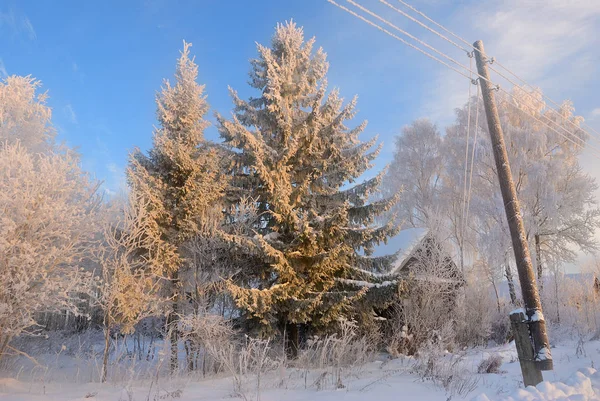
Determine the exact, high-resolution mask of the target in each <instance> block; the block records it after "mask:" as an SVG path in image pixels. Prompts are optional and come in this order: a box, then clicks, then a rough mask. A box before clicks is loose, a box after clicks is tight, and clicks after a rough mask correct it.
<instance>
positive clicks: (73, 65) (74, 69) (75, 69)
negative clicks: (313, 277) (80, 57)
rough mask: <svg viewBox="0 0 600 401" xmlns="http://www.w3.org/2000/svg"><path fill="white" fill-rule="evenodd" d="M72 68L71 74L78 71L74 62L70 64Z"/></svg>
mask: <svg viewBox="0 0 600 401" xmlns="http://www.w3.org/2000/svg"><path fill="white" fill-rule="evenodd" d="M72 68H73V72H77V71H79V66H78V65H77V63H75V62H74V63H73V64H72Z"/></svg>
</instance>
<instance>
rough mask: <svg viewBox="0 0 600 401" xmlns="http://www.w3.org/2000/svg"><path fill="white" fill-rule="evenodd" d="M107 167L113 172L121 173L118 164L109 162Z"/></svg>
mask: <svg viewBox="0 0 600 401" xmlns="http://www.w3.org/2000/svg"><path fill="white" fill-rule="evenodd" d="M106 169H107V170H108V171H110V172H111V173H115V174H118V173H119V168H118V167H117V165H116V164H115V163H108V164H107V165H106Z"/></svg>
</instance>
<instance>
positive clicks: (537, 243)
mask: <svg viewBox="0 0 600 401" xmlns="http://www.w3.org/2000/svg"><path fill="white" fill-rule="evenodd" d="M533 238H534V241H535V264H536V267H537V279H538V283H539V285H540V292H542V290H543V289H544V282H543V281H542V272H543V267H542V245H541V244H540V235H539V234H535V235H534V236H533Z"/></svg>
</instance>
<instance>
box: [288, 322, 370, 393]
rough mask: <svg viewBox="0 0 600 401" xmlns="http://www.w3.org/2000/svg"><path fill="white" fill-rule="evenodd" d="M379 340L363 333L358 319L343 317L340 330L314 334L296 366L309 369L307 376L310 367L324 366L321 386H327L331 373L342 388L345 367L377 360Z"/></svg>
mask: <svg viewBox="0 0 600 401" xmlns="http://www.w3.org/2000/svg"><path fill="white" fill-rule="evenodd" d="M377 344H378V343H377V342H374V341H371V339H370V337H368V336H361V335H359V327H358V325H357V323H356V322H354V321H351V320H346V319H340V321H339V330H338V331H337V332H336V333H334V334H330V335H326V336H323V337H317V336H315V337H312V338H310V339H309V340H308V341H307V344H306V347H304V348H303V349H302V350H300V353H299V356H298V359H297V360H296V361H295V362H294V364H293V366H296V367H299V368H302V369H305V373H304V374H305V377H306V375H307V374H308V369H317V370H324V372H322V374H321V376H320V377H319V379H317V381H316V382H315V385H316V386H317V388H321V387H323V381H324V380H325V379H326V378H327V376H330V378H331V380H332V383H333V385H334V386H335V387H337V388H342V387H344V385H343V380H342V379H343V377H344V371H346V370H350V369H352V368H353V367H359V366H361V365H363V364H365V363H367V362H371V361H373V360H374V359H375V354H376V352H377V348H376V347H377Z"/></svg>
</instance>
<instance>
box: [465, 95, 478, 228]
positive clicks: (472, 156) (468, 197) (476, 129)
mask: <svg viewBox="0 0 600 401" xmlns="http://www.w3.org/2000/svg"><path fill="white" fill-rule="evenodd" d="M476 99H477V102H476V103H475V109H476V112H475V135H474V136H473V154H472V155H471V173H470V175H469V192H468V195H467V224H468V221H469V210H470V208H471V189H472V184H473V167H474V164H475V150H476V149H477V134H478V133H479V85H477V98H476Z"/></svg>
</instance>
